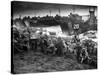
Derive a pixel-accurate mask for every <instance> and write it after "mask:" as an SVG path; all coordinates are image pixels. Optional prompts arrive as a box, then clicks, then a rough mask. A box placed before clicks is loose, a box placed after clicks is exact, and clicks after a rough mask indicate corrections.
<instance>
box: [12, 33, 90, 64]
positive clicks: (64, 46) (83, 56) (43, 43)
mask: <svg viewBox="0 0 100 75" xmlns="http://www.w3.org/2000/svg"><path fill="white" fill-rule="evenodd" d="M13 35H14V36H13V38H14V40H13V43H14V47H15V46H17V45H18V47H21V50H26V51H27V50H28V47H29V50H32V51H34V52H35V51H39V52H42V53H44V54H51V55H58V56H66V54H67V53H73V54H74V55H76V57H77V60H78V61H79V62H80V63H83V62H84V61H85V60H89V59H91V58H90V57H89V50H88V46H85V45H83V44H82V43H81V42H80V39H78V38H77V37H76V36H75V37H74V44H75V46H74V48H73V49H71V48H70V46H69V42H67V41H65V40H64V39H63V38H61V37H53V38H52V37H49V36H47V35H44V36H42V35H40V37H39V38H36V39H29V40H24V38H25V36H24V35H23V34H19V33H18V32H16V33H14V34H13ZM20 38H21V40H20ZM22 41H24V42H23V45H21V42H22ZM71 42H72V41H71ZM71 42H70V45H72V44H73V43H71ZM27 43H28V47H27ZM25 44H26V45H25ZM18 47H15V48H17V49H16V50H19V51H20V49H18ZM14 51H15V50H14Z"/></svg>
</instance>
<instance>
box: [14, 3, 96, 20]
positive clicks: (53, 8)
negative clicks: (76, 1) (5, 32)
mask: <svg viewBox="0 0 100 75" xmlns="http://www.w3.org/2000/svg"><path fill="white" fill-rule="evenodd" d="M90 7H91V6H83V5H67V4H50V3H36V2H18V1H13V2H12V11H13V14H12V15H13V17H14V18H16V17H19V15H21V16H22V17H24V16H30V17H32V16H45V15H50V12H51V16H55V15H56V14H59V10H60V15H61V16H68V15H69V14H70V13H71V12H72V13H77V14H79V15H89V8H90ZM94 7H95V6H94ZM95 15H96V16H97V8H96V7H95Z"/></svg>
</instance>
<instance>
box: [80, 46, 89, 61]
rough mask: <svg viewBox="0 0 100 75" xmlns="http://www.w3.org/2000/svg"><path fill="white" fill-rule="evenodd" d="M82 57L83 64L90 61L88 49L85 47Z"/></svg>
mask: <svg viewBox="0 0 100 75" xmlns="http://www.w3.org/2000/svg"><path fill="white" fill-rule="evenodd" d="M80 57H81V60H80V62H81V63H83V62H84V61H85V60H88V59H90V58H89V55H88V52H87V48H86V47H83V49H82V50H81V53H80Z"/></svg>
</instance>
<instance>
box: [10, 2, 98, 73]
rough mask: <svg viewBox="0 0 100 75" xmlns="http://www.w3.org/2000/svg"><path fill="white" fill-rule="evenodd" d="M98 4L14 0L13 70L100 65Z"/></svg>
mask: <svg viewBox="0 0 100 75" xmlns="http://www.w3.org/2000/svg"><path fill="white" fill-rule="evenodd" d="M97 12H98V7H97V6H94V5H75V4H60V3H46V2H27V1H11V73H12V74H27V73H44V72H62V71H78V70H93V69H97V68H98V36H97V32H98V28H97V27H98V22H97V21H98V18H97V17H98V14H97Z"/></svg>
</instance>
